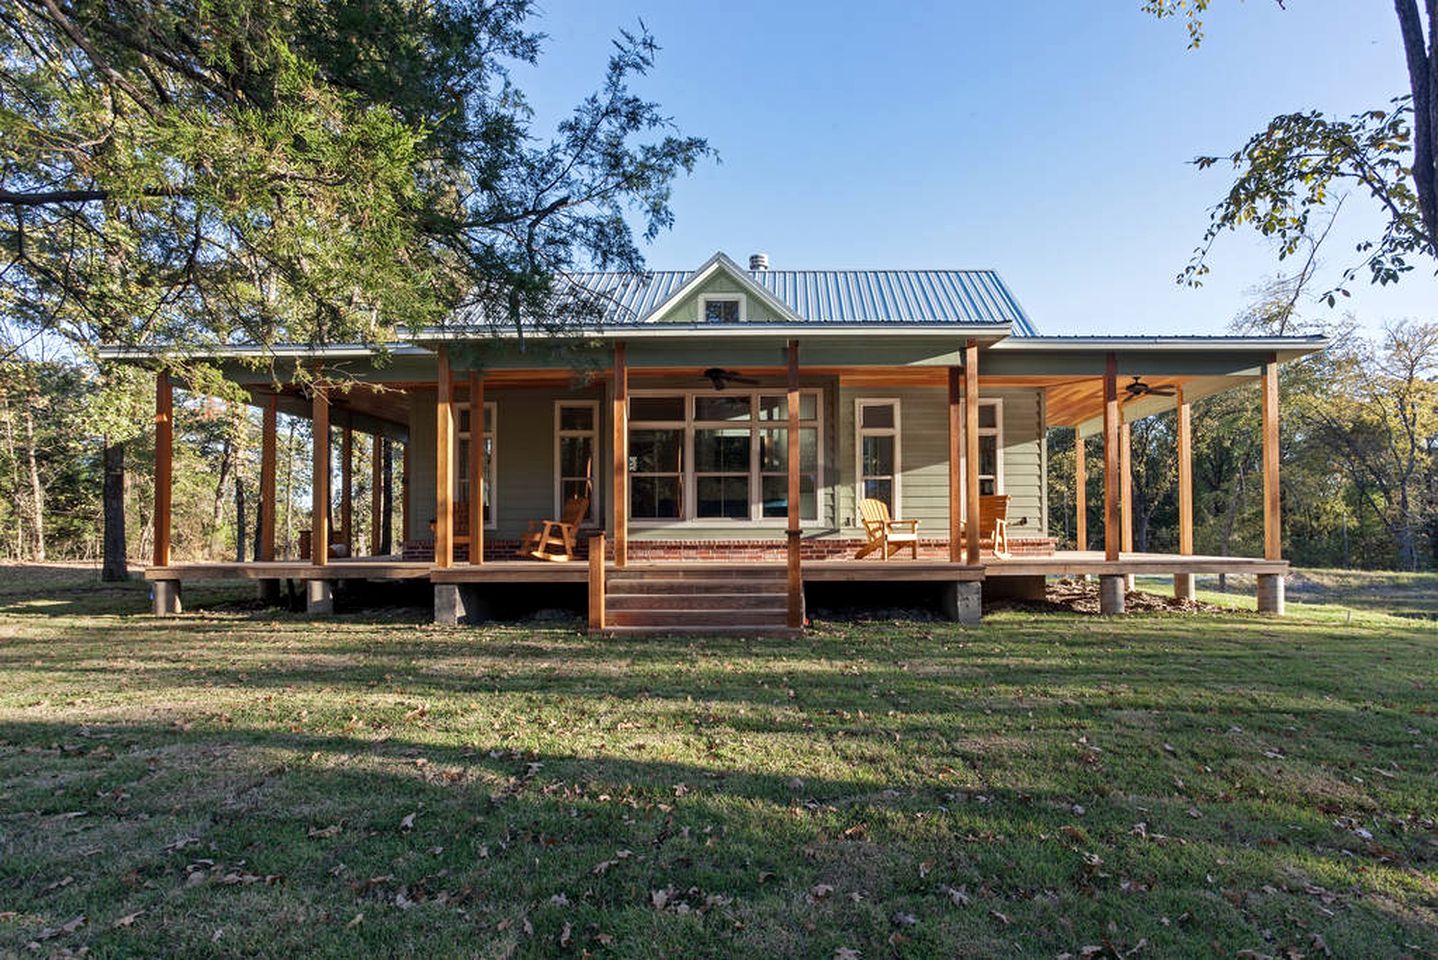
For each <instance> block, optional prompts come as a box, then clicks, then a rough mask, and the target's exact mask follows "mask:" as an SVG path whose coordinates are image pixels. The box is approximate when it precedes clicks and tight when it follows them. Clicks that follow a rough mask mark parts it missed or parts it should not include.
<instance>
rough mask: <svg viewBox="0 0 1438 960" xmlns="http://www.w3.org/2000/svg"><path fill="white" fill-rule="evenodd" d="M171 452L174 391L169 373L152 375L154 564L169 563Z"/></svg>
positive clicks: (172, 460) (173, 449)
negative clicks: (153, 391)
mask: <svg viewBox="0 0 1438 960" xmlns="http://www.w3.org/2000/svg"><path fill="white" fill-rule="evenodd" d="M174 455H175V391H174V388H173V387H172V386H171V385H170V374H169V372H168V371H166V370H161V371H160V372H159V373H157V374H155V556H154V561H155V566H157V567H168V566H169V565H170V504H171V497H172V490H171V484H172V481H173V476H174Z"/></svg>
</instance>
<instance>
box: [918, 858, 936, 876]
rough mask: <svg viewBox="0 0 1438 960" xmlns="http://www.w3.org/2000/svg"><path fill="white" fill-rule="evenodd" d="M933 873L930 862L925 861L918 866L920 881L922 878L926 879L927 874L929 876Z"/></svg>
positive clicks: (932, 865)
mask: <svg viewBox="0 0 1438 960" xmlns="http://www.w3.org/2000/svg"><path fill="white" fill-rule="evenodd" d="M933 872H934V861H932V860H925V861H924V862H923V863H921V864H919V877H920V878H921V879H922V878H924V877H927V876H928V875H929V874H931V873H933Z"/></svg>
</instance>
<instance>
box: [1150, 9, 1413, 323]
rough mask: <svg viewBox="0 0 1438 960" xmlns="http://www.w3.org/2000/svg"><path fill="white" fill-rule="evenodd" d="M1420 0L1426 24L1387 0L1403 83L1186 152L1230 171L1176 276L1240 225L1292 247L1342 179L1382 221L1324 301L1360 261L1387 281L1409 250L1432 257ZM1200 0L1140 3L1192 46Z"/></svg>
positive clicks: (1194, 275) (1189, 274) (1337, 195)
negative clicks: (1369, 105) (1239, 143)
mask: <svg viewBox="0 0 1438 960" xmlns="http://www.w3.org/2000/svg"><path fill="white" fill-rule="evenodd" d="M1426 2H1427V23H1426V25H1425V23H1424V14H1423V13H1422V12H1421V11H1420V10H1419V7H1418V3H1417V0H1394V8H1395V10H1396V12H1397V16H1398V24H1399V31H1400V35H1401V38H1402V42H1403V50H1404V57H1405V61H1406V66H1407V69H1408V76H1409V80H1410V88H1411V89H1410V90H1409V92H1407V93H1405V94H1403V95H1401V96H1398V97H1396V98H1395V99H1394V100H1393V101H1392V102H1391V103H1390V104H1389V105H1387V106H1385V107H1382V108H1375V109H1370V110H1365V111H1363V112H1361V113H1357V114H1354V115H1353V116H1351V117H1347V118H1335V117H1330V116H1328V115H1327V114H1325V113H1323V112H1321V111H1318V110H1309V111H1302V112H1295V113H1288V114H1284V115H1282V116H1279V117H1275V118H1274V119H1273V120H1272V121H1271V122H1270V123H1269V124H1268V126H1267V127H1266V128H1265V129H1264V130H1262V131H1260V132H1259V133H1257V134H1255V135H1254V136H1253V137H1251V138H1250V139H1249V141H1248V142H1247V143H1246V144H1244V145H1243V147H1242V148H1240V149H1238V150H1236V151H1234V152H1233V153H1231V154H1229V155H1228V156H1227V157H1222V158H1221V157H1218V156H1203V157H1199V158H1198V159H1197V160H1195V161H1194V162H1195V163H1196V164H1197V165H1198V166H1199V167H1200V168H1202V169H1207V168H1209V167H1212V166H1214V165H1216V164H1218V163H1220V162H1221V160H1227V161H1228V162H1229V163H1231V164H1232V166H1233V168H1234V169H1235V170H1236V171H1237V176H1236V178H1235V180H1234V182H1233V185H1232V186H1231V187H1230V188H1229V191H1228V193H1227V195H1226V196H1225V197H1224V198H1223V199H1222V200H1221V201H1220V202H1219V203H1218V204H1217V205H1216V206H1215V207H1214V208H1213V211H1212V216H1211V220H1210V223H1209V227H1208V230H1207V231H1206V232H1205V234H1204V238H1203V242H1202V244H1200V246H1199V248H1198V250H1197V251H1196V252H1195V255H1194V259H1193V260H1192V261H1191V262H1190V263H1189V265H1188V267H1187V268H1186V269H1185V270H1184V271H1183V273H1182V274H1180V276H1179V279H1180V281H1186V282H1189V283H1192V284H1197V283H1199V282H1201V278H1202V277H1203V275H1204V274H1206V273H1207V272H1208V266H1207V263H1206V261H1207V256H1208V253H1209V250H1210V249H1211V247H1212V245H1213V243H1214V241H1215V240H1216V239H1217V238H1218V236H1219V235H1220V234H1222V233H1223V232H1225V231H1227V230H1232V229H1236V228H1238V227H1241V226H1251V227H1253V228H1254V229H1256V230H1257V231H1258V232H1259V233H1261V234H1263V235H1264V236H1267V237H1272V238H1274V239H1275V240H1276V241H1277V243H1278V248H1279V257H1280V258H1285V257H1288V256H1290V255H1292V254H1294V253H1295V252H1297V251H1298V249H1299V248H1300V247H1301V246H1302V245H1303V244H1304V238H1305V237H1306V236H1309V235H1311V231H1310V230H1309V220H1310V216H1311V214H1312V213H1313V211H1314V209H1315V208H1318V207H1322V206H1325V205H1327V204H1331V203H1334V202H1336V201H1338V200H1339V199H1341V197H1342V196H1344V195H1345V194H1346V192H1347V190H1348V189H1350V188H1353V189H1357V190H1358V191H1359V192H1362V193H1365V194H1367V195H1368V196H1369V197H1371V198H1372V199H1373V200H1374V201H1375V202H1376V203H1377V205H1378V207H1379V208H1380V210H1381V212H1382V214H1383V217H1384V220H1385V224H1384V227H1383V229H1382V232H1381V233H1380V234H1379V235H1378V236H1372V237H1367V238H1365V239H1363V240H1362V241H1360V242H1359V244H1358V248H1357V249H1358V253H1359V254H1361V259H1360V260H1359V262H1357V263H1355V264H1353V265H1350V266H1349V267H1348V268H1347V269H1346V270H1345V271H1344V273H1343V277H1342V281H1341V282H1340V284H1339V285H1338V287H1337V288H1336V289H1334V290H1332V291H1330V292H1329V293H1328V294H1327V295H1326V296H1325V299H1326V300H1327V301H1328V303H1329V304H1330V305H1332V304H1333V303H1334V302H1335V301H1336V297H1337V295H1340V294H1341V295H1345V296H1346V295H1347V290H1346V289H1345V287H1346V284H1347V283H1348V282H1349V281H1351V280H1352V279H1353V278H1354V277H1355V276H1357V275H1358V274H1359V273H1361V272H1362V271H1363V270H1365V269H1366V270H1367V271H1368V272H1369V275H1370V277H1371V279H1372V281H1373V282H1375V283H1380V284H1387V283H1394V282H1396V281H1397V280H1399V279H1400V278H1401V276H1402V275H1403V274H1404V273H1406V272H1408V271H1409V270H1412V269H1413V267H1414V263H1413V260H1414V258H1415V257H1417V258H1420V259H1422V258H1428V259H1438V62H1435V61H1438V3H1434V2H1433V0H1426ZM1209 6H1210V0H1146V2H1145V3H1144V10H1145V11H1147V12H1149V13H1151V14H1153V15H1155V16H1157V17H1160V18H1165V17H1175V16H1179V17H1183V18H1185V19H1186V21H1187V24H1188V32H1189V38H1190V46H1191V47H1196V46H1198V45H1199V43H1200V42H1201V41H1202V39H1203V36H1204V32H1203V31H1204V23H1203V18H1204V15H1205V14H1206V13H1207V11H1208V9H1209ZM1279 6H1283V4H1282V2H1279ZM1430 266H1431V264H1430Z"/></svg>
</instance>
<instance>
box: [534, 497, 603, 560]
mask: <svg viewBox="0 0 1438 960" xmlns="http://www.w3.org/2000/svg"><path fill="white" fill-rule="evenodd" d="M588 514H589V497H588V496H583V497H570V498H569V499H568V500H566V501H564V509H563V510H562V511H561V512H560V516H559V519H558V520H531V521H529V529H528V530H527V531H525V533H524V536H523V537H521V538H520V541H519V550H518V551H516V555H517V556H521V557H533V558H535V559H536V560H554V561H565V560H573V559H574V548H575V545H576V544H577V543H578V542H579V525H580V524H581V523H583V522H584V518H585V517H586V516H587V515H588Z"/></svg>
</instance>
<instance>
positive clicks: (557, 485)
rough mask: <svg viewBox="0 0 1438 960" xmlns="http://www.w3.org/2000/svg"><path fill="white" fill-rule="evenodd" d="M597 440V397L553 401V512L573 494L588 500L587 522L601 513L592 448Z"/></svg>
mask: <svg viewBox="0 0 1438 960" xmlns="http://www.w3.org/2000/svg"><path fill="white" fill-rule="evenodd" d="M598 439H599V402H598V401H597V400H558V401H556V402H555V404H554V515H555V516H556V517H558V516H563V514H564V504H565V503H566V502H567V501H569V500H572V499H573V498H575V497H587V498H588V499H589V513H587V514H586V515H585V518H584V519H585V522H586V523H593V522H594V521H595V518H596V517H599V516H601V513H600V510H599V496H598V490H597V488H596V487H595V486H594V463H595V451H596V450H597V449H598Z"/></svg>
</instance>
